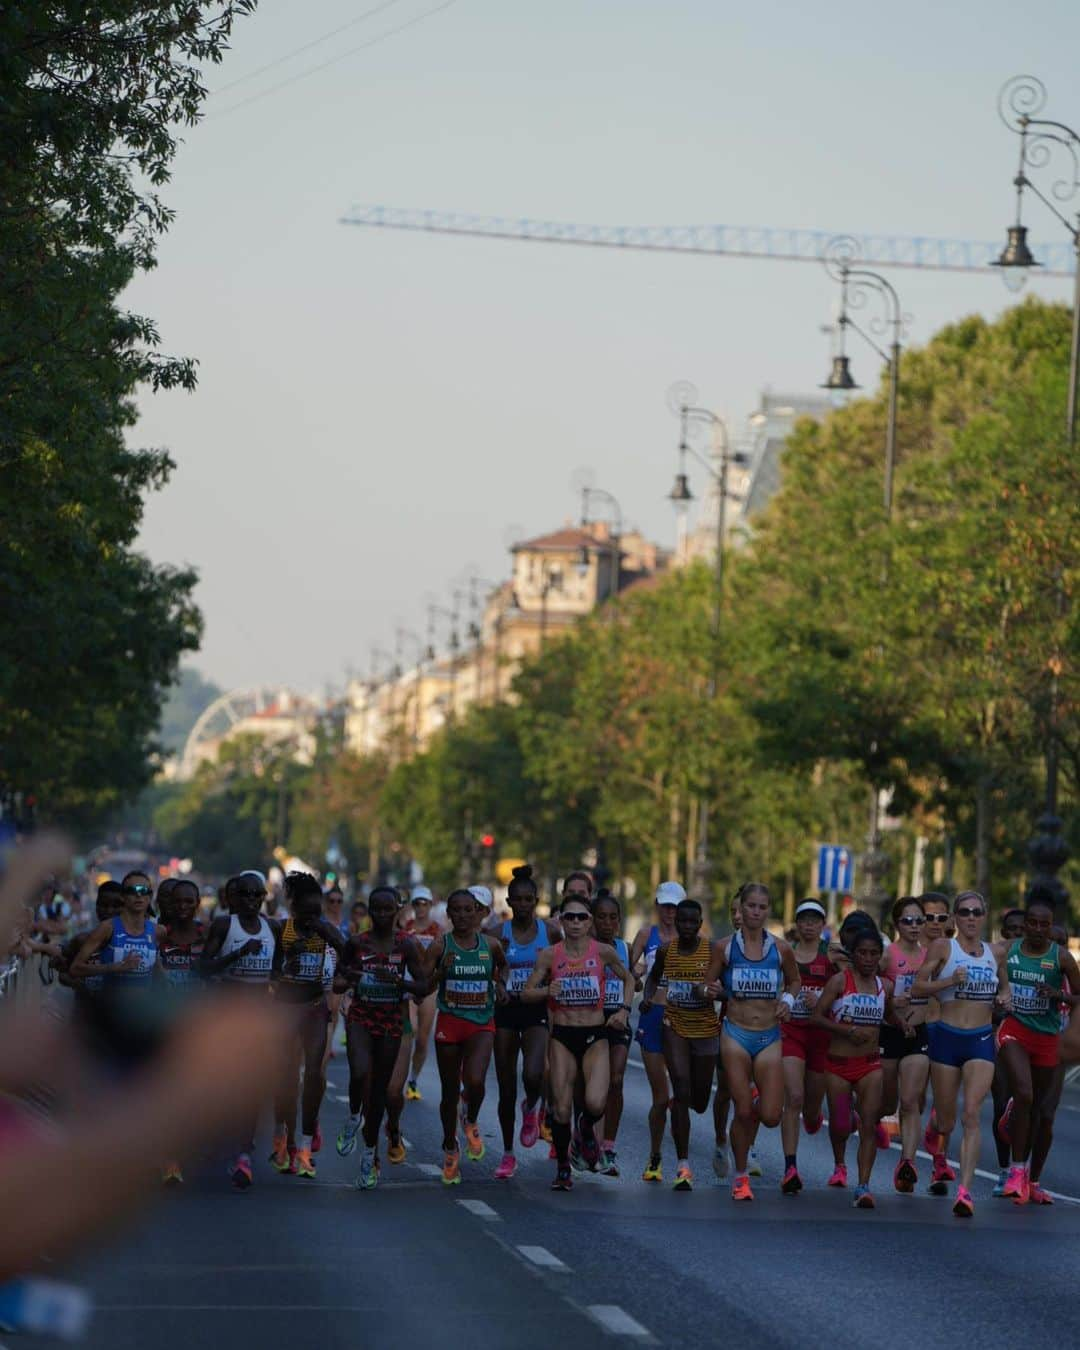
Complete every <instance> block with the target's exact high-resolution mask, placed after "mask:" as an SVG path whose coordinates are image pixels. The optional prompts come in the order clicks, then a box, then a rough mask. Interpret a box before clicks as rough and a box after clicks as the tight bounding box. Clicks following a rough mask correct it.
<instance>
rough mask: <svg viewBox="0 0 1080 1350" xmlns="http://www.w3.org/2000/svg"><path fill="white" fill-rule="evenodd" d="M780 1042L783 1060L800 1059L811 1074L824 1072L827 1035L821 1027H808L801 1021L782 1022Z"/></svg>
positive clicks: (827, 1049) (827, 1050)
mask: <svg viewBox="0 0 1080 1350" xmlns="http://www.w3.org/2000/svg"><path fill="white" fill-rule="evenodd" d="M780 1040H781V1043H782V1049H783V1055H784V1058H785V1059H801V1060H804V1061H805V1063H806V1067H807V1068H808V1069H809V1070H810V1072H811V1073H824V1072H825V1056H826V1055H827V1054H828V1052H829V1033H828V1032H827V1031H825V1030H823V1028H821V1027H812V1026H808V1025H807V1024H806V1023H805V1022H803V1021H798V1022H792V1021H788V1022H784V1023H782V1025H781V1027H780Z"/></svg>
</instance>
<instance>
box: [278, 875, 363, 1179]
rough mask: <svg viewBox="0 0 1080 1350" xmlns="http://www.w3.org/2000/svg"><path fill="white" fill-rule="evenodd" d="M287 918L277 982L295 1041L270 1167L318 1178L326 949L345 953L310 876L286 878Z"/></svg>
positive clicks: (323, 1086) (323, 1089) (323, 1083)
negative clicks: (298, 1110)
mask: <svg viewBox="0 0 1080 1350" xmlns="http://www.w3.org/2000/svg"><path fill="white" fill-rule="evenodd" d="M285 899H286V900H287V901H288V904H289V918H288V919H286V921H285V925H284V927H283V928H282V930H281V943H280V967H279V968H278V970H277V979H276V981H275V983H274V997H275V999H276V1000H277V1002H278V1003H285V1004H289V1005H290V1006H291V1007H292V1008H294V1010H295V1022H294V1026H295V1036H294V1037H293V1038H292V1041H291V1043H290V1046H289V1057H288V1064H287V1066H286V1068H285V1072H284V1076H283V1080H282V1084H281V1088H280V1090H279V1092H278V1095H277V1101H276V1107H275V1112H274V1119H275V1122H276V1125H275V1129H274V1146H273V1151H272V1152H271V1154H270V1163H271V1165H272V1166H273V1167H274V1169H275V1170H276V1171H278V1172H293V1173H295V1174H296V1175H297V1176H301V1177H314V1176H315V1160H314V1158H313V1156H312V1154H313V1152H314V1149H313V1147H312V1145H313V1143H314V1138H315V1132H316V1130H317V1129H318V1127H319V1108H320V1107H321V1106H322V1099H323V1096H324V1095H325V1093H326V1073H325V1070H324V1068H323V1060H324V1056H325V1053H326V1026H327V1022H328V1021H329V1019H330V1010H329V1008H328V1006H327V1002H326V994H325V992H324V989H323V971H324V968H325V965H326V952H327V948H332V949H333V951H334V952H335V954H336V955H337V957H338V959H339V960H340V958H341V953H342V952H343V951H344V949H345V943H344V941H343V940H342V937H341V931H340V929H338V928H336V927H335V926H334V925H333V924H329V923H327V921H326V920H325V919H324V918H323V917H322V903H323V895H322V887H321V886H320V885H319V883H318V880H317V879H316V878H315V877H313V876H312V875H311V874H310V873H308V872H289V873H287V874H286V877H285ZM301 1070H302V1071H303V1099H302V1109H301V1122H300V1144H299V1147H298V1148H296V1152H295V1155H293V1154H291V1153H290V1149H289V1146H290V1144H292V1145H293V1146H294V1147H295V1140H296V1102H297V1096H298V1095H299V1079H300V1073H301Z"/></svg>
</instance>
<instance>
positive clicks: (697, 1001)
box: [667, 980, 705, 1008]
mask: <svg viewBox="0 0 1080 1350" xmlns="http://www.w3.org/2000/svg"><path fill="white" fill-rule="evenodd" d="M694 984H695V982H694V981H693V980H669V981H668V985H667V1002H668V1007H669V1008H704V1007H705V1000H704V999H702V998H699V997H698V996H697V995H696V994H695V993H694Z"/></svg>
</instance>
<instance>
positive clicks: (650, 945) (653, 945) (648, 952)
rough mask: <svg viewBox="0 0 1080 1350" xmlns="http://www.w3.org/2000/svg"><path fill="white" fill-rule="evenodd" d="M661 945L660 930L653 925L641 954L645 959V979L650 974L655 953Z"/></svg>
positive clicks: (654, 961) (654, 960)
mask: <svg viewBox="0 0 1080 1350" xmlns="http://www.w3.org/2000/svg"><path fill="white" fill-rule="evenodd" d="M663 945H664V942H663V939H662V938H661V936H660V929H659V928H657V926H656V924H653V926H652V927H651V928H650V929H649V936H648V937H647V938H646V939H645V948H644V950H643V951H642V953H641V954H642V956H643V957H644V958H645V978H646V979H648V978H649V975H650V974H651V973H652V968H653V966H654V965H655V964H656V953H657V952H658V951H659V950H660V948H661V947H662V946H663Z"/></svg>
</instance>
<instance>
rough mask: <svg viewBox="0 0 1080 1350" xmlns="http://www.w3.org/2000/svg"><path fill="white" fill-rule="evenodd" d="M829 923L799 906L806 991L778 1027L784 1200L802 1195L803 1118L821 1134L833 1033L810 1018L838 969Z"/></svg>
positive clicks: (796, 948) (799, 956) (799, 955)
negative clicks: (832, 954) (799, 1153)
mask: <svg viewBox="0 0 1080 1350" xmlns="http://www.w3.org/2000/svg"><path fill="white" fill-rule="evenodd" d="M826 918H827V915H826V913H825V910H824V908H823V907H822V906H821V905H819V904H818V902H817V901H816V900H803V901H801V903H800V904H798V905H797V906H796V907H795V932H796V934H797V935H798V940H797V941H796V942H795V943H794V945H793V947H792V951H793V952H794V954H795V964H796V965H797V966H798V968H799V977H800V979H801V980H802V987H801V989H800V990H799V993H798V995H797V996H796V998H795V1002H794V1004H793V1005H792V1008H791V1017H790V1018H789V1019H788V1021H786V1022H785V1023H784V1024H783V1026H782V1027H781V1028H780V1040H781V1047H780V1048H781V1053H782V1056H783V1062H784V1117H783V1120H782V1121H781V1122H780V1134H781V1138H782V1139H783V1144H784V1179H783V1181H782V1182H781V1183H780V1189H781V1190H782V1191H783V1193H784V1194H785V1195H797V1194H798V1192H799V1191H801V1190H802V1178H801V1177H800V1176H799V1167H798V1162H797V1159H796V1154H797V1151H798V1146H799V1123H800V1117H801V1118H802V1121H803V1122H804V1123H805V1125H806V1132H807V1134H816V1133H817V1132H818V1130H820V1129H821V1104H822V1102H823V1101H824V1099H825V1056H826V1055H827V1053H828V1050H829V1033H828V1032H827V1031H826V1030H825V1029H824V1028H823V1027H815V1026H813V1025H811V1023H810V1016H811V1014H812V1013H813V1010H814V1006H815V1004H816V1003H817V1001H818V998H819V997H820V995H821V991H822V989H824V987H825V985H826V984H827V983H828V982H829V980H830V979H831V978H832V976H833V975H835V974H836V967H835V966H834V965H833V963H832V962H831V961H830V960H829V944H828V943H827V942H825V941H823V940H822V936H821V935H822V932H823V931H824V929H825V920H826Z"/></svg>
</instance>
